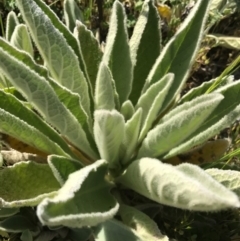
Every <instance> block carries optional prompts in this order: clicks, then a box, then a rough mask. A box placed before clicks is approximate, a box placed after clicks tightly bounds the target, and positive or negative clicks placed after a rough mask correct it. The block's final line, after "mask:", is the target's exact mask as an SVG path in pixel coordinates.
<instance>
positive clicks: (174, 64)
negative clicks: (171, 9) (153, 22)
mask: <svg viewBox="0 0 240 241" xmlns="http://www.w3.org/2000/svg"><path fill="white" fill-rule="evenodd" d="M210 2H211V1H205V0H199V1H197V3H196V4H195V6H194V8H193V9H192V11H191V12H190V14H189V15H188V17H187V18H186V20H185V21H184V23H183V24H182V25H181V26H180V28H179V29H178V31H177V33H176V34H175V36H174V37H173V38H171V40H170V41H169V42H168V43H167V44H166V46H165V47H164V49H163V50H162V52H161V54H160V56H159V57H158V59H157V60H156V62H155V64H154V66H153V68H152V69H151V72H150V73H149V75H148V77H147V81H146V85H145V88H144V89H145V90H146V89H147V88H148V87H149V86H150V85H151V84H153V83H155V82H157V81H158V80H159V79H161V78H162V77H163V76H164V75H165V74H167V73H173V74H174V75H175V79H174V85H172V86H171V89H170V91H169V93H168V95H167V97H166V100H165V101H164V104H163V107H164V108H167V106H168V105H169V104H170V103H171V102H172V100H173V99H174V98H175V97H176V96H177V95H178V94H179V91H180V90H181V89H182V87H183V85H184V83H185V81H186V78H187V75H188V72H189V70H190V69H191V65H192V63H193V61H194V58H195V56H196V53H197V50H198V48H199V44H200V41H201V37H202V32H203V28H204V24H205V21H206V17H207V12H208V11H207V10H208V7H209V5H210Z"/></svg>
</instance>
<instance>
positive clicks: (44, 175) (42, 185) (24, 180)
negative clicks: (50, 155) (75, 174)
mask: <svg viewBox="0 0 240 241" xmlns="http://www.w3.org/2000/svg"><path fill="white" fill-rule="evenodd" d="M46 180H47V181H46ZM0 182H1V186H0V197H1V198H0V206H1V207H23V206H35V205H37V204H39V203H40V202H41V201H42V200H43V199H44V198H46V197H48V196H54V195H55V194H56V191H57V190H58V189H59V188H60V185H59V183H58V182H57V180H56V179H55V177H54V176H53V174H52V171H51V169H50V168H49V166H48V165H47V164H37V163H35V162H20V163H17V164H15V165H14V166H12V167H7V168H5V169H3V170H1V171H0ZM6 190H7V192H6Z"/></svg>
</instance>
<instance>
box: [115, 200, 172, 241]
mask: <svg viewBox="0 0 240 241" xmlns="http://www.w3.org/2000/svg"><path fill="white" fill-rule="evenodd" d="M119 214H120V216H121V219H122V220H123V223H124V224H126V225H127V226H129V227H132V228H134V230H135V231H136V233H137V234H138V236H140V237H141V239H142V240H144V241H149V240H151V241H169V239H168V237H167V236H164V235H162V234H161V232H160V231H159V228H158V226H157V224H156V223H155V222H154V221H153V220H152V219H151V218H150V217H148V216H147V215H146V214H145V213H143V212H141V211H139V210H137V209H136V208H133V207H131V206H128V205H124V204H123V205H121V206H120V208H119Z"/></svg>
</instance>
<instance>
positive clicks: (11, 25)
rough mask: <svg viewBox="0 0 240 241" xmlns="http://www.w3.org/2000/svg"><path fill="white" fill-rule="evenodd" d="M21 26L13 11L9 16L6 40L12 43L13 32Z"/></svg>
mask: <svg viewBox="0 0 240 241" xmlns="http://www.w3.org/2000/svg"><path fill="white" fill-rule="evenodd" d="M18 24H19V21H18V18H17V15H16V13H15V12H13V11H11V12H9V14H8V15H7V23H6V40H7V41H10V39H11V37H12V34H13V31H14V29H15V28H16V26H17V25H18Z"/></svg>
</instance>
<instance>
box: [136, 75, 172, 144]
mask: <svg viewBox="0 0 240 241" xmlns="http://www.w3.org/2000/svg"><path fill="white" fill-rule="evenodd" d="M173 78H174V75H173V74H166V75H165V76H164V77H163V78H162V79H161V80H159V81H158V82H157V83H154V84H152V85H151V87H150V88H149V89H148V90H147V91H146V92H145V93H144V94H143V95H141V97H140V98H139V100H138V102H137V105H136V108H139V107H141V108H142V109H143V118H142V123H143V126H142V130H141V133H140V136H139V142H141V141H142V140H143V138H144V137H145V136H146V134H147V132H148V131H149V130H150V128H151V127H152V125H153V122H154V121H155V120H156V118H157V117H158V114H159V113H160V111H161V108H162V105H163V102H164V100H165V98H166V96H167V94H168V91H169V89H170V87H171V85H172V84H173Z"/></svg>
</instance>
